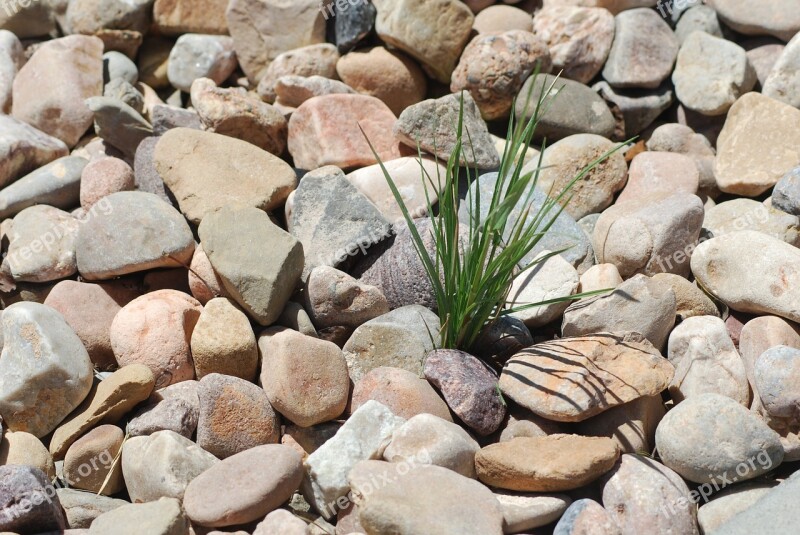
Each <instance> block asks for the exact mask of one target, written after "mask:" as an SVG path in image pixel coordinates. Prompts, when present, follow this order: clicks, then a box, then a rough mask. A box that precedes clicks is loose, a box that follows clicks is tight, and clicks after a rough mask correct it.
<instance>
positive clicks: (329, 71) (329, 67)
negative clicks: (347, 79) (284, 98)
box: [257, 43, 339, 103]
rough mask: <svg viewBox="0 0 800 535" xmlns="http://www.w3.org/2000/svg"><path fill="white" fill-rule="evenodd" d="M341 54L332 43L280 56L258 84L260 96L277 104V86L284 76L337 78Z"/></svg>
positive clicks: (300, 49)
mask: <svg viewBox="0 0 800 535" xmlns="http://www.w3.org/2000/svg"><path fill="white" fill-rule="evenodd" d="M338 60H339V53H338V52H337V51H336V47H335V46H334V45H332V44H330V43H320V44H316V45H308V46H303V47H300V48H295V49H294V50H289V51H288V52H283V53H281V54H279V55H278V56H277V57H276V58H275V59H274V60H273V61H272V62H271V63H270V64H269V66H268V67H267V70H266V72H265V73H264V76H263V77H262V78H261V81H260V82H259V83H258V89H257V92H258V95H259V96H260V97H261V98H262V99H263V100H264V101H265V102H270V103H272V102H275V97H276V93H275V84H276V83H277V82H278V80H279V79H280V78H281V77H283V76H289V75H293V76H304V77H308V76H322V77H323V78H331V79H335V78H337V75H336V63H337V61H338Z"/></svg>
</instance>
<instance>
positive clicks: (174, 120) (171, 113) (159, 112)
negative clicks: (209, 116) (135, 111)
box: [150, 104, 203, 136]
mask: <svg viewBox="0 0 800 535" xmlns="http://www.w3.org/2000/svg"><path fill="white" fill-rule="evenodd" d="M150 120H151V121H152V122H153V135H155V136H160V135H162V134H163V133H164V132H166V131H167V130H170V129H172V128H194V129H195V130H202V129H203V126H202V124H201V123H200V116H199V115H197V112H195V111H192V110H185V109H183V108H177V107H175V106H168V105H166V104H156V105H155V106H153V111H151V112H150Z"/></svg>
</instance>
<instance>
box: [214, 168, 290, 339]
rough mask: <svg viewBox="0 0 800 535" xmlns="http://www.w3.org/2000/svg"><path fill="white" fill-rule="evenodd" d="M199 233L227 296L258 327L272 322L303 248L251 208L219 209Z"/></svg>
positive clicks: (281, 306) (278, 310)
mask: <svg viewBox="0 0 800 535" xmlns="http://www.w3.org/2000/svg"><path fill="white" fill-rule="evenodd" d="M262 172H263V171H262ZM198 233H199V234H200V240H201V241H202V243H203V250H204V251H205V252H206V254H207V255H208V258H209V260H210V261H211V265H212V266H213V267H214V271H216V272H217V273H218V274H219V276H220V278H221V279H222V282H223V284H224V286H225V289H226V290H227V291H228V293H229V294H230V296H231V297H232V298H233V299H234V300H235V301H236V302H237V303H238V304H239V305H241V306H242V308H244V310H245V311H246V312H247V313H248V314H249V315H250V317H251V318H253V319H254V320H255V321H256V322H257V323H259V324H260V325H269V324H271V323H273V322H274V321H275V320H277V319H278V316H280V313H281V311H282V310H283V307H284V306H285V305H286V303H287V301H289V297H290V296H291V294H292V293H293V291H294V288H295V285H296V284H297V282H298V281H299V279H300V275H301V273H302V270H303V246H302V244H301V243H300V242H299V241H297V240H296V239H295V238H294V237H292V236H291V235H290V234H289V233H288V232H285V231H284V230H282V229H281V228H280V227H278V226H277V225H275V224H274V223H272V221H270V219H269V216H268V215H267V214H266V213H264V212H262V211H261V210H258V209H256V208H230V207H226V208H222V209H221V210H220V211H218V212H214V213H212V214H209V215H207V216H206V217H205V218H204V219H203V222H202V223H201V224H200V228H199V230H198ZM253 243H261V244H264V245H265V246H264V247H263V248H258V249H253V246H252V244H253Z"/></svg>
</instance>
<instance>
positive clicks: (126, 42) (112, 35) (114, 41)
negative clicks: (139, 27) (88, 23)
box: [95, 29, 144, 59]
mask: <svg viewBox="0 0 800 535" xmlns="http://www.w3.org/2000/svg"><path fill="white" fill-rule="evenodd" d="M95 35H96V36H97V37H99V38H100V40H101V41H103V49H104V50H108V51H116V52H121V53H122V54H124V55H125V56H126V57H128V58H130V59H135V58H136V55H137V54H138V53H139V48H140V47H141V46H142V41H143V40H144V38H143V37H142V32H138V31H136V30H109V29H102V30H99V31H97V32H95Z"/></svg>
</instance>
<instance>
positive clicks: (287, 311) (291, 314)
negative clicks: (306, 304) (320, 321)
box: [276, 301, 349, 346]
mask: <svg viewBox="0 0 800 535" xmlns="http://www.w3.org/2000/svg"><path fill="white" fill-rule="evenodd" d="M276 325H280V326H281V327H288V328H290V329H292V330H293V331H298V332H300V333H302V334H305V335H306V336H311V337H313V338H319V333H317V329H315V328H314V324H313V323H311V318H310V317H309V316H308V313H307V312H306V310H305V309H304V308H303V305H301V304H300V303H297V302H295V301H289V302H288V303H286V306H285V307H284V308H283V312H281V315H280V316H278V321H277V322H276ZM335 328H336V327H334V329H335ZM345 330H346V329H345ZM347 335H348V336H349V332H348V334H347ZM331 341H333V340H331ZM337 346H338V344H337Z"/></svg>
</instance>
